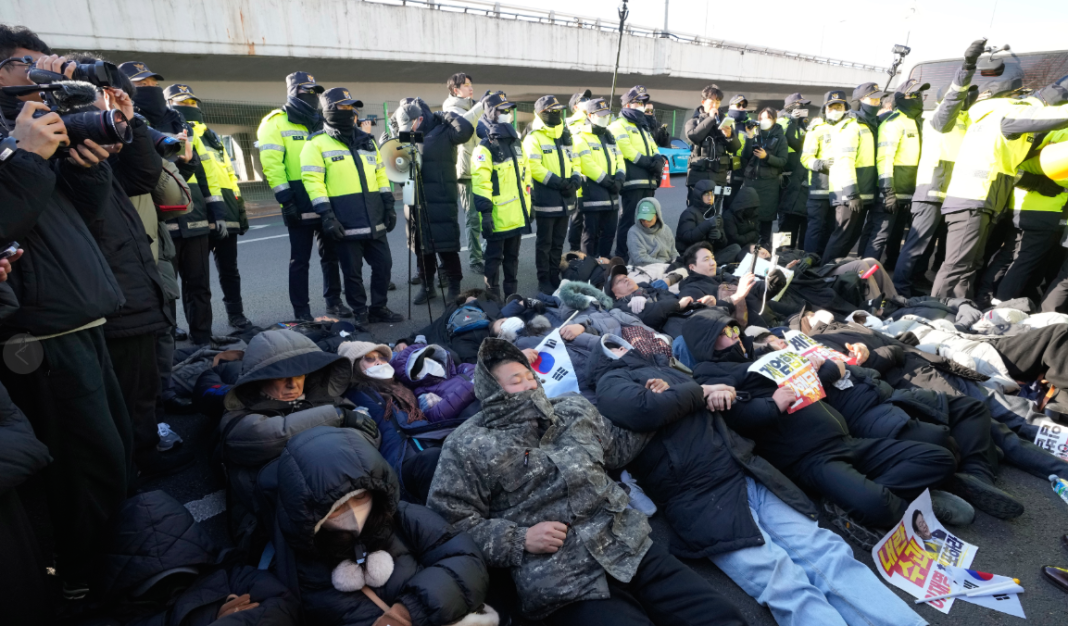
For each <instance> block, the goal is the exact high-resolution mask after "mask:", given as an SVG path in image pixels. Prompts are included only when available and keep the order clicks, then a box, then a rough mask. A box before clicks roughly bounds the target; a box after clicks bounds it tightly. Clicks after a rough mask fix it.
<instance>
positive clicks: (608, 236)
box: [571, 98, 627, 257]
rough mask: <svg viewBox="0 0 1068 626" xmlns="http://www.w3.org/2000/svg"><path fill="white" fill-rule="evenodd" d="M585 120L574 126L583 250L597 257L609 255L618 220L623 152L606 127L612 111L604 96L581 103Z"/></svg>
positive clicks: (624, 170) (623, 179)
mask: <svg viewBox="0 0 1068 626" xmlns="http://www.w3.org/2000/svg"><path fill="white" fill-rule="evenodd" d="M583 108H584V109H585V115H586V116H587V117H586V121H585V122H583V123H582V124H575V125H573V126H572V127H571V128H572V132H573V133H574V136H575V151H576V153H577V155H578V158H579V164H580V169H581V171H582V178H583V180H584V181H585V182H584V183H583V186H582V204H581V207H580V209H579V210H580V211H582V213H583V228H582V251H583V252H585V253H586V254H589V255H592V256H599V257H609V256H612V243H613V242H614V241H615V235H616V220H617V219H619V194H620V192H621V191H623V183H624V182H625V181H626V179H627V170H626V166H625V165H624V163H623V153H622V152H620V151H619V146H617V145H616V138H615V137H613V136H612V133H611V131H609V130H608V123H609V122H610V121H611V119H612V115H611V113H612V112H611V111H610V110H609V109H608V104H607V103H606V102H605V101H604V98H597V99H596V100H590V101H588V102H586V103H584V104H583Z"/></svg>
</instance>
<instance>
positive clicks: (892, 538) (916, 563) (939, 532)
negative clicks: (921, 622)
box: [871, 490, 978, 613]
mask: <svg viewBox="0 0 1068 626" xmlns="http://www.w3.org/2000/svg"><path fill="white" fill-rule="evenodd" d="M977 550H978V548H977V547H976V546H974V545H972V544H970V543H967V542H965V541H964V540H962V539H961V538H959V537H957V536H956V535H954V534H953V533H951V532H949V531H948V530H946V529H945V527H943V526H942V524H941V523H939V521H938V518H936V517H935V514H934V511H933V510H932V508H931V492H930V491H927V490H925V491H924V492H923V493H922V494H920V496H919V497H918V498H916V499H915V500H914V501H913V502H912V504H910V505H909V507H908V508H907V509H905V516H904V517H903V518H902V519H901V521H900V522H898V524H897V525H896V526H894V527H893V528H892V529H890V532H889V533H887V535H886V536H885V537H883V538H882V540H880V541H879V543H877V544H875V547H874V548H872V551H871V555H872V558H873V559H874V560H875V569H876V571H878V572H879V575H880V576H882V577H883V579H884V580H886V582H888V583H890V584H891V585H893V586H895V587H897V588H898V589H901V590H903V591H905V592H906V593H908V594H909V595H911V596H913V597H914V598H933V597H934V596H940V595H943V594H947V593H952V592H953V590H954V589H953V584H952V579H951V574H950V570H949V569H948V568H950V567H962V568H965V569H967V568H969V567H971V564H972V560H973V559H975V553H976V551H977ZM953 600H954V598H945V599H942V600H934V601H932V602H929V603H928V604H929V605H930V606H932V607H934V608H935V609H937V610H938V611H940V612H942V613H949V609H950V608H952V607H953Z"/></svg>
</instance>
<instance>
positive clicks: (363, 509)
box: [323, 489, 372, 535]
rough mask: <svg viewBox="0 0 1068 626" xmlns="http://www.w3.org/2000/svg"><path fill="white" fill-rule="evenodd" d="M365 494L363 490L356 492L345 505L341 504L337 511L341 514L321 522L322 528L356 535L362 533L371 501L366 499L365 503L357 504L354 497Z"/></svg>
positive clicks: (369, 512) (369, 511)
mask: <svg viewBox="0 0 1068 626" xmlns="http://www.w3.org/2000/svg"><path fill="white" fill-rule="evenodd" d="M363 493H365V491H364V490H363V489H360V490H359V491H357V492H356V493H355V494H354V496H353V497H351V498H349V499H348V501H347V502H345V504H342V505H341V506H340V507H338V508H339V509H341V510H342V511H344V512H342V513H340V514H339V515H337V516H335V517H330V518H327V520H326V521H325V522H323V528H327V529H330V530H346V531H348V532H351V533H356V534H357V535H358V534H360V532H362V531H363V525H364V524H366V523H367V518H368V516H370V515H371V503H372V500H371V499H370V498H368V499H367V500H366V501H364V502H361V503H359V504H357V502H356V498H355V496H357V495H362V494H363Z"/></svg>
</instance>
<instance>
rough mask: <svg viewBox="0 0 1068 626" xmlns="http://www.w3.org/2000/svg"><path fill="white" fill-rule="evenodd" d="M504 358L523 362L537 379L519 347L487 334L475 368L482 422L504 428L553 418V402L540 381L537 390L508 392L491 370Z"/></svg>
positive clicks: (484, 424) (487, 425)
mask: <svg viewBox="0 0 1068 626" xmlns="http://www.w3.org/2000/svg"><path fill="white" fill-rule="evenodd" d="M503 361H516V362H518V363H522V364H523V365H525V366H526V367H527V369H530V372H531V374H534V379H535V380H538V376H537V373H536V372H535V371H534V370H533V369H531V368H530V365H529V363H528V361H527V357H526V355H524V354H523V352H522V351H521V350H520V349H519V348H517V347H515V346H514V345H512V344H510V343H508V342H507V341H505V340H503V339H496V338H493V337H489V338H487V339H485V340H483V341H482V346H481V347H480V348H479V349H478V364H477V365H476V368H475V397H476V398H478V400H479V401H480V402H481V403H482V411H481V413H480V415H481V420H480V421H481V423H482V425H483V426H486V427H488V428H503V427H505V426H507V425H508V424H514V423H520V422H526V421H529V420H532V419H550V420H554V419H555V414H554V413H553V407H552V403H550V402H549V398H548V397H547V396H546V395H545V389H544V388H542V386H541V382H540V381H539V382H538V388H537V389H535V390H533V391H524V392H521V393H508V392H507V391H505V390H504V388H503V387H501V385H500V383H498V382H497V379H496V378H494V377H493V374H492V373H491V372H490V370H491V369H492V368H493V367H494V366H496V365H497V364H498V363H501V362H503Z"/></svg>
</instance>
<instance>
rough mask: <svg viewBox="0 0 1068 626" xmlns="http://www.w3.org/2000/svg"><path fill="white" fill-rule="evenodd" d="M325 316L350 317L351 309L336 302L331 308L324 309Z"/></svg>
mask: <svg viewBox="0 0 1068 626" xmlns="http://www.w3.org/2000/svg"><path fill="white" fill-rule="evenodd" d="M326 314H327V315H329V316H331V317H352V309H350V308H349V307H347V306H345V305H344V303H341V302H338V303H337V304H335V305H333V306H328V307H326Z"/></svg>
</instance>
